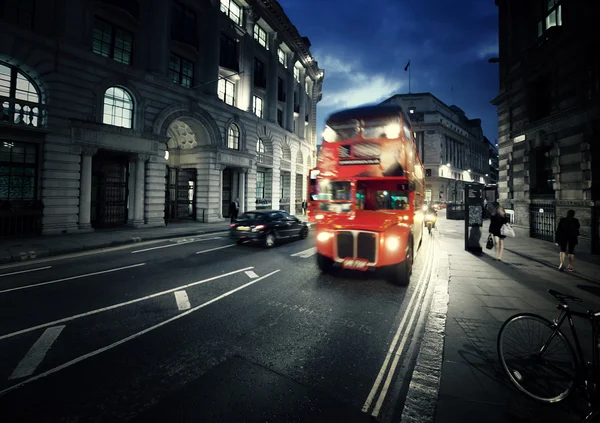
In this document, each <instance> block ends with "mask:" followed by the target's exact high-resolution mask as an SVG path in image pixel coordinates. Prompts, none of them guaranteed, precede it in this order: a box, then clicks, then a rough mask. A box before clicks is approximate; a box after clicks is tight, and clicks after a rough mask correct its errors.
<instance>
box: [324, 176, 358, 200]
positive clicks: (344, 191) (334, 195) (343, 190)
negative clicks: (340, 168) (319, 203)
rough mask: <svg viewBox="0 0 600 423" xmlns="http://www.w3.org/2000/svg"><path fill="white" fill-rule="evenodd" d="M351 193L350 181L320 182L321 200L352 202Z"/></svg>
mask: <svg viewBox="0 0 600 423" xmlns="http://www.w3.org/2000/svg"><path fill="white" fill-rule="evenodd" d="M351 192H352V190H351V187H350V181H335V182H330V181H328V180H325V179H322V180H320V181H319V200H329V201H336V200H337V201H350V200H351Z"/></svg>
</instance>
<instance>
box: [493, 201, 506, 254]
mask: <svg viewBox="0 0 600 423" xmlns="http://www.w3.org/2000/svg"><path fill="white" fill-rule="evenodd" d="M505 223H509V217H508V216H507V215H506V213H505V212H504V207H502V206H501V205H500V204H498V205H497V207H496V212H495V213H494V214H493V215H492V217H490V229H489V231H490V233H491V234H492V235H493V236H494V244H495V245H496V260H498V261H502V255H503V254H504V238H506V236H504V235H502V226H503V225H504V224H505Z"/></svg>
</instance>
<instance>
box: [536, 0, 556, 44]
mask: <svg viewBox="0 0 600 423" xmlns="http://www.w3.org/2000/svg"><path fill="white" fill-rule="evenodd" d="M553 26H562V7H561V5H560V0H546V11H545V18H544V19H542V20H541V21H539V22H538V28H537V32H538V37H541V36H542V34H543V33H544V32H545V31H548V29H550V28H552V27H553Z"/></svg>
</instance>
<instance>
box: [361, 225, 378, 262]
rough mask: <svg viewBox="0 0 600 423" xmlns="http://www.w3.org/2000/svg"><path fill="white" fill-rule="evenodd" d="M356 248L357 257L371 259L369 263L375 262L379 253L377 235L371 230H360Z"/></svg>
mask: <svg viewBox="0 0 600 423" xmlns="http://www.w3.org/2000/svg"><path fill="white" fill-rule="evenodd" d="M356 249H357V251H356V258H361V259H366V260H369V263H374V262H375V257H376V254H377V236H376V235H375V234H374V233H370V232H360V233H359V234H358V242H357V245H356Z"/></svg>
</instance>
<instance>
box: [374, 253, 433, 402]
mask: <svg viewBox="0 0 600 423" xmlns="http://www.w3.org/2000/svg"><path fill="white" fill-rule="evenodd" d="M430 248H431V247H430ZM428 252H429V250H428ZM429 261H430V260H429V257H428V260H427V261H426V263H425V264H426V265H427V264H428V262H429ZM423 270H424V271H423V273H421V275H420V277H419V280H418V282H417V289H415V290H414V291H413V294H412V296H411V298H410V301H409V302H408V307H406V312H405V313H404V316H403V317H402V320H401V321H400V325H398V330H397V331H396V333H395V335H394V338H393V340H392V343H391V344H390V348H389V349H388V352H387V354H386V356H385V360H384V361H383V364H382V365H381V369H380V370H379V374H378V375H377V378H376V379H375V383H373V387H372V388H371V392H369V396H368V397H367V400H366V401H365V403H364V405H363V408H362V411H363V412H365V413H367V412H368V411H369V408H370V407H371V404H372V402H373V400H374V399H375V394H377V390H378V389H379V386H380V385H381V382H382V380H383V376H384V375H385V373H386V370H387V367H388V364H389V362H390V359H391V358H392V355H393V354H394V351H395V349H396V344H397V343H398V339H399V338H400V335H401V334H402V331H403V329H404V325H405V323H406V319H407V318H408V315H409V313H410V310H411V308H412V306H413V304H414V302H415V300H416V298H417V296H418V293H419V292H420V291H421V290H422V288H423V286H422V285H423V280H424V279H425V275H426V274H427V266H425V268H424V269H423Z"/></svg>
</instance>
